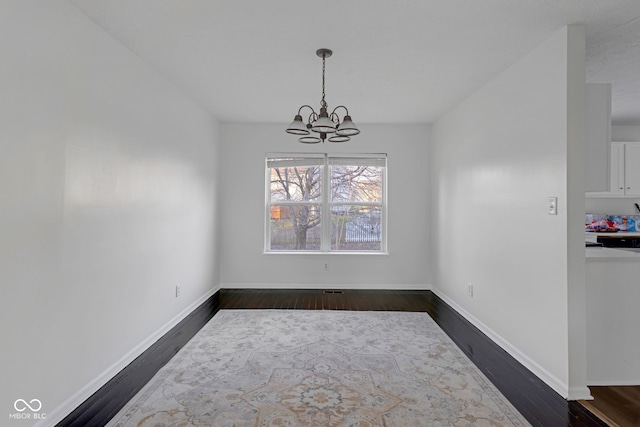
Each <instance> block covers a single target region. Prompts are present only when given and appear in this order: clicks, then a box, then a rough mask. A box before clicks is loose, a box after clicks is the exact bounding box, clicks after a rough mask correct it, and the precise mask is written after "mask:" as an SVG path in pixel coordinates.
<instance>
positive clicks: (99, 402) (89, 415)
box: [56, 291, 220, 427]
mask: <svg viewBox="0 0 640 427" xmlns="http://www.w3.org/2000/svg"><path fill="white" fill-rule="evenodd" d="M219 310H220V291H218V292H216V293H215V294H214V295H212V296H211V297H210V298H209V299H207V300H206V301H205V302H204V303H202V304H201V305H200V306H198V308H196V309H195V310H194V311H193V312H191V313H190V314H189V315H188V316H187V317H185V318H184V319H183V320H182V321H181V322H180V323H178V324H177V325H176V326H174V327H173V328H172V329H171V330H170V331H169V332H167V333H166V334H165V335H163V336H162V338H160V339H159V340H158V341H156V342H155V343H154V344H153V345H152V346H151V347H149V348H148V349H147V350H145V351H144V352H143V353H142V354H141V355H140V356H138V357H137V358H136V359H135V360H134V361H133V362H131V363H130V364H129V365H127V367H125V368H124V369H123V370H122V371H120V372H119V373H118V374H117V375H116V376H114V377H113V378H112V379H111V380H110V381H109V382H107V383H106V384H105V385H104V386H102V387H101V388H100V389H99V390H98V391H96V392H95V393H94V394H93V395H92V396H91V397H89V398H88V399H87V400H85V401H84V402H83V403H82V404H81V405H80V406H78V407H77V408H76V409H75V410H74V411H73V412H72V413H71V414H69V415H67V417H65V418H64V419H63V420H62V421H61V422H59V423H58V424H57V425H56V427H102V426H104V425H105V424H107V423H108V422H109V420H111V418H113V417H114V416H115V415H116V414H117V413H118V412H119V411H120V409H122V408H123V407H124V405H126V404H127V402H128V401H129V400H131V399H132V398H133V397H134V396H135V395H136V393H138V392H139V391H140V390H141V389H142V388H143V387H144V386H145V385H146V384H147V383H148V382H149V381H150V380H151V378H153V376H154V375H155V374H156V373H157V372H158V371H159V370H160V368H162V367H163V366H164V365H165V364H166V363H167V362H168V361H169V360H171V358H172V357H173V356H174V355H175V354H176V353H177V352H178V351H179V350H180V349H181V348H182V347H184V345H185V344H186V343H187V342H189V340H190V339H191V338H193V336H194V335H195V334H196V333H197V332H198V331H199V330H200V329H202V327H203V326H204V325H205V324H206V323H207V322H208V321H209V320H211V318H212V317H213V316H214V315H215V314H216V313H217V312H218V311H219Z"/></svg>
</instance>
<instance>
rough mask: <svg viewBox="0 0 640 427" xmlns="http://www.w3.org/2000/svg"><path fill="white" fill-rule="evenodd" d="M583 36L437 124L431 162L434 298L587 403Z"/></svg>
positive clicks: (551, 49)
mask: <svg viewBox="0 0 640 427" xmlns="http://www.w3.org/2000/svg"><path fill="white" fill-rule="evenodd" d="M569 30H570V31H569ZM581 37H582V38H581ZM583 37H584V35H583V30H582V29H581V28H580V27H569V29H565V30H563V31H561V32H560V33H559V34H557V35H556V36H554V37H553V38H552V39H550V40H549V41H547V42H546V43H544V44H542V45H541V46H539V47H538V48H537V49H535V50H533V51H532V52H530V53H529V54H527V55H526V56H524V57H523V58H522V59H521V60H520V61H518V62H517V63H515V64H514V65H512V66H511V67H509V68H508V69H507V70H505V71H504V72H502V73H501V74H500V75H498V76H497V77H496V78H494V79H493V80H492V81H490V82H489V83H487V84H486V85H485V86H484V87H482V88H480V89H479V90H478V91H477V92H475V93H474V94H473V95H472V96H470V97H469V98H468V99H466V100H465V101H463V102H462V103H461V104H459V105H458V106H457V107H456V108H454V109H453V110H452V111H450V112H449V113H447V114H445V115H444V116H443V117H441V118H440V119H439V120H438V121H437V122H436V123H435V124H434V125H433V133H432V163H431V165H432V171H433V177H434V178H433V180H432V183H433V187H432V188H433V189H432V195H433V198H432V204H433V216H434V226H433V233H434V249H433V253H434V255H435V259H436V261H435V264H434V287H435V289H434V290H435V292H436V293H437V294H438V295H440V296H442V297H443V298H444V299H445V300H446V301H448V302H449V303H451V304H452V305H453V306H454V307H456V308H457V309H458V310H460V311H461V312H462V313H463V314H465V315H466V316H467V318H469V319H470V320H472V321H473V322H474V323H476V325H478V326H479V327H480V328H481V329H483V330H484V331H485V332H486V333H488V334H489V335H490V336H491V337H492V338H494V340H495V341H496V342H498V343H499V344H501V345H502V346H503V347H504V348H505V349H506V350H507V351H509V352H510V353H511V354H512V355H514V356H515V357H516V359H518V360H520V361H521V362H522V363H524V364H525V365H526V366H527V367H529V369H531V370H533V372H535V373H536V374H537V375H538V376H539V377H541V378H542V379H543V380H545V381H546V382H547V383H548V384H549V385H550V386H552V387H553V388H554V389H555V390H556V391H558V393H560V394H561V395H563V396H565V397H566V396H569V395H570V394H572V395H573V396H572V397H573V398H576V397H579V396H577V394H580V393H582V394H583V395H584V394H586V395H587V396H588V390H587V389H586V387H585V384H586V382H585V381H586V379H585V378H584V377H585V376H586V372H585V371H586V368H585V366H584V365H585V363H586V362H585V360H584V350H585V346H586V344H585V342H584V331H582V330H581V328H582V329H584V307H582V308H581V307H580V304H581V303H582V305H584V296H583V295H581V294H580V292H578V294H579V295H578V296H577V300H576V301H574V302H575V303H576V304H577V306H574V307H572V308H571V309H570V308H569V303H570V301H569V295H570V294H572V293H573V292H574V289H573V287H575V286H578V287H580V286H582V288H583V287H584V249H583V247H584V242H583V241H581V240H580V239H584V233H583V229H582V227H583V225H582V221H583V216H584V210H583V209H584V204H583V202H584V199H583V192H584V177H583V175H580V174H584V147H583V142H582V141H583V140H581V139H580V138H584V38H583ZM580 41H582V48H581V49H582V50H581V51H580ZM576 46H577V47H576ZM574 50H575V52H574ZM581 60H582V68H580V61H581ZM581 126H582V131H581V130H580V129H581ZM580 150H582V152H581V151H580ZM568 153H570V155H571V156H573V157H574V160H572V161H570V160H569V159H568V157H569V155H568ZM573 162H576V165H573ZM580 162H582V166H580ZM569 163H570V164H571V166H568V164H569ZM550 196H554V197H558V206H559V207H558V215H557V216H551V215H548V214H547V198H548V197H550ZM447 225H450V226H448V227H447ZM576 251H578V252H577V255H576V253H575V252H576ZM580 260H581V262H582V265H580ZM581 278H582V280H580V279H581ZM469 283H471V284H472V285H473V296H472V297H471V296H469V295H468V284H469ZM578 291H579V289H578ZM582 291H583V290H582ZM582 293H584V292H582ZM572 316H574V317H572ZM581 316H582V317H581ZM581 321H582V324H580V322H581ZM570 333H575V334H576V336H577V337H578V342H570V338H569V334H570ZM581 346H582V349H581V350H582V354H581V355H575V354H574V351H575V349H576V348H578V349H579V348H580V347H581ZM574 357H576V358H577V359H576V360H575V365H576V367H577V372H573V371H572V368H571V366H570V365H571V363H572V362H573V361H572V358H574ZM581 357H582V359H581Z"/></svg>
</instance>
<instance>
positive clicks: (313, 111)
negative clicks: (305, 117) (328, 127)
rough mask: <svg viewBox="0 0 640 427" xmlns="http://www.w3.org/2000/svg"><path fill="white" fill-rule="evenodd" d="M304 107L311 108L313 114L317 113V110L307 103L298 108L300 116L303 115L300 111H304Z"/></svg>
mask: <svg viewBox="0 0 640 427" xmlns="http://www.w3.org/2000/svg"><path fill="white" fill-rule="evenodd" d="M304 107H307V108H309V109H310V110H311V113H312V114H315V113H316V110H314V109H313V107H312V106H310V105H307V104H305V105H303V106H302V107H300V108H298V115H299V116H301V115H302V114H300V113H301V112H302V109H303V108H304Z"/></svg>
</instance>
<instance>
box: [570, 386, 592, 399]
mask: <svg viewBox="0 0 640 427" xmlns="http://www.w3.org/2000/svg"><path fill="white" fill-rule="evenodd" d="M567 400H593V396H591V390H589V387H569V396H568V397H567Z"/></svg>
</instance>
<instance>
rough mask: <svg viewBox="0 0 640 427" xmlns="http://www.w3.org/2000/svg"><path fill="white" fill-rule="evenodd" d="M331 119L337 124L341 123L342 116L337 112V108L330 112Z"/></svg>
mask: <svg viewBox="0 0 640 427" xmlns="http://www.w3.org/2000/svg"><path fill="white" fill-rule="evenodd" d="M329 120H331V121H332V122H333V123H335V124H340V117H339V116H338V115H337V114H336V110H333V111H332V112H331V114H329Z"/></svg>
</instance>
